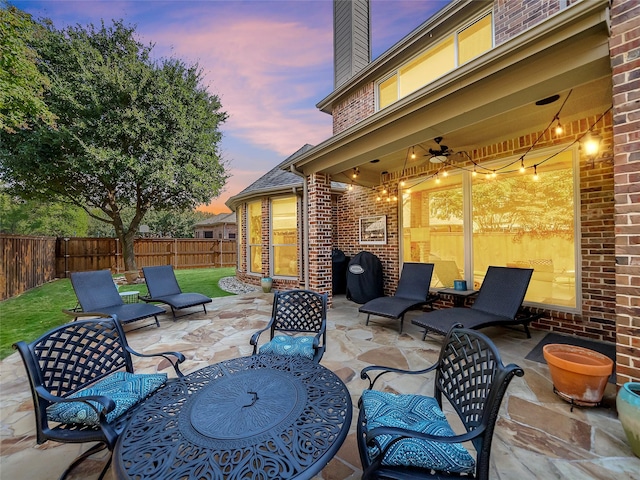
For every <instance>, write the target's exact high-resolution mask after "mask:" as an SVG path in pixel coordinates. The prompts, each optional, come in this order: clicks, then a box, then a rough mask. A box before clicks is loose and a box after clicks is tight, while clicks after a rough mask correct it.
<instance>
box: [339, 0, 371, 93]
mask: <svg viewBox="0 0 640 480" xmlns="http://www.w3.org/2000/svg"><path fill="white" fill-rule="evenodd" d="M370 61H371V28H370V21H369V0H333V66H334V74H335V79H334V88H338V87H339V86H340V85H342V84H343V83H345V82H346V81H348V80H349V79H350V78H351V77H353V76H354V75H355V74H356V73H358V72H359V71H360V70H362V69H363V68H364V67H365V66H367V65H368V64H369V62H370Z"/></svg>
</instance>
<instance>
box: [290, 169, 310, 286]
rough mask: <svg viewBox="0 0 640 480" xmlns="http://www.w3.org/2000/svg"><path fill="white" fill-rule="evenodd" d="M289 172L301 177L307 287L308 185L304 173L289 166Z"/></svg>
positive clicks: (303, 263)
mask: <svg viewBox="0 0 640 480" xmlns="http://www.w3.org/2000/svg"><path fill="white" fill-rule="evenodd" d="M289 170H290V171H291V173H293V174H295V175H298V176H299V177H301V178H302V268H303V271H304V288H305V289H306V290H308V289H309V187H308V186H307V177H306V176H305V174H304V173H302V172H300V171H298V170H296V169H295V167H294V166H293V165H290V166H289Z"/></svg>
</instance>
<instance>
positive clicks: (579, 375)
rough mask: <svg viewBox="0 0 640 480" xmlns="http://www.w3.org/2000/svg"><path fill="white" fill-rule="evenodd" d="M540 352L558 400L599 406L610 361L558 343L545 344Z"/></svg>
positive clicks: (598, 355) (603, 356)
mask: <svg viewBox="0 0 640 480" xmlns="http://www.w3.org/2000/svg"><path fill="white" fill-rule="evenodd" d="M542 352H543V354H544V359H545V360H546V361H547V364H548V365H549V373H550V374H551V380H552V381H553V386H554V388H555V390H556V393H557V394H558V395H560V397H561V398H563V399H565V400H567V401H568V402H570V403H572V404H575V405H580V406H585V407H587V406H595V405H598V404H599V403H600V401H601V400H602V396H603V395H604V389H605V387H606V386H607V381H608V379H609V375H611V372H613V360H611V359H610V358H609V357H607V356H606V355H603V354H601V353H598V352H595V351H593V350H589V349H588V348H582V347H576V346H574V345H565V344H560V343H552V344H549V345H545V346H544V347H543V349H542Z"/></svg>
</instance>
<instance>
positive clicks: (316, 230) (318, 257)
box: [307, 173, 332, 297]
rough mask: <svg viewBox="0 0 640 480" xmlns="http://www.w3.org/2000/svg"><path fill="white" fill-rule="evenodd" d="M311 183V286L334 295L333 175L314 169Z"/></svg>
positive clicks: (309, 178) (309, 183)
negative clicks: (332, 280)
mask: <svg viewBox="0 0 640 480" xmlns="http://www.w3.org/2000/svg"><path fill="white" fill-rule="evenodd" d="M307 182H308V186H309V288H310V289H311V290H314V291H316V292H320V293H325V292H326V293H328V294H329V296H330V297H331V286H332V283H331V245H332V244H331V234H332V219H331V179H330V178H329V176H327V175H323V174H320V173H315V174H312V175H310V176H308V177H307Z"/></svg>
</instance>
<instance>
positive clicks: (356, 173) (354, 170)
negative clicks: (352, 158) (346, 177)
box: [351, 167, 360, 178]
mask: <svg viewBox="0 0 640 480" xmlns="http://www.w3.org/2000/svg"><path fill="white" fill-rule="evenodd" d="M359 174H360V169H359V168H358V167H356V168H354V169H353V174H351V177H352V178H358V175H359Z"/></svg>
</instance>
